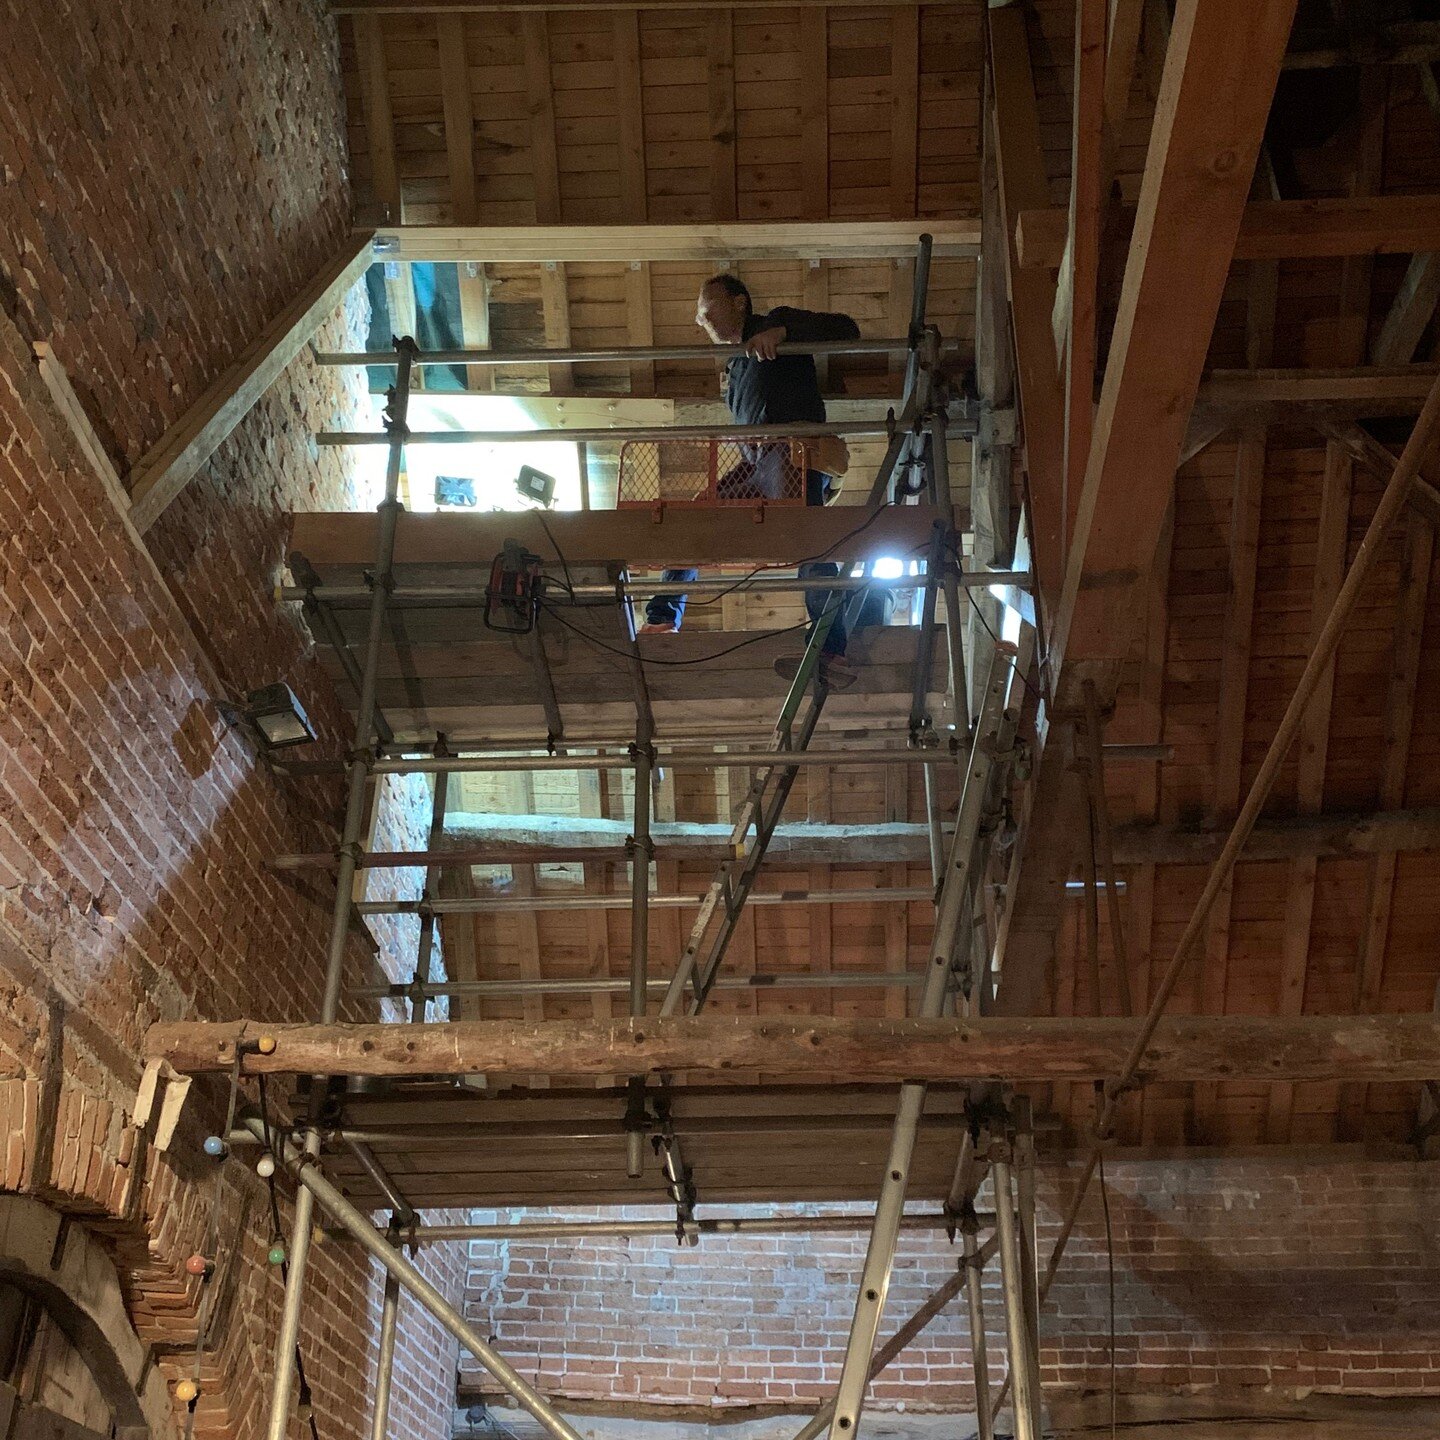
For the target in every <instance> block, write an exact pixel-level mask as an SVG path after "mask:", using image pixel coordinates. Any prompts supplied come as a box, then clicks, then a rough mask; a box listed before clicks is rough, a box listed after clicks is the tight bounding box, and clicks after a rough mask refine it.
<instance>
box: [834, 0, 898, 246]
mask: <svg viewBox="0 0 1440 1440" xmlns="http://www.w3.org/2000/svg"><path fill="white" fill-rule="evenodd" d="M821 13H822V16H823V12H821ZM919 106H920V7H919V6H918V5H916V6H908V7H904V8H902V9H899V10H896V11H894V12H893V13H892V14H891V16H890V213H891V215H893V216H895V217H897V218H899V217H901V216H905V215H914V214H915V213H916V204H915V202H916V188H915V187H916V181H917V178H918V173H919V172H918V155H919V115H920V110H919Z"/></svg>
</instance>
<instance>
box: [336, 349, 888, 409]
mask: <svg viewBox="0 0 1440 1440" xmlns="http://www.w3.org/2000/svg"><path fill="white" fill-rule="evenodd" d="M775 348H776V350H777V351H778V352H779V353H780V354H782V355H892V354H894V353H895V352H896V351H900V350H908V349H909V348H910V340H909V339H908V337H904V336H901V337H899V338H896V339H880V340H805V341H799V340H796V341H786V342H785V343H783V344H781V345H777V346H776V347H775ZM744 350H745V347H744V345H709V344H700V345H614V346H611V347H610V348H609V349H589V350H585V349H563V350H561V349H548V350H541V349H534V348H531V349H528V350H422V351H418V352H417V353H416V356H415V361H414V363H415V364H416V365H417V366H424V365H490V366H493V365H507V366H508V365H604V364H630V363H632V362H634V361H639V360H714V359H716V358H717V357H719V358H720V359H722V360H723V359H726V358H727V357H729V356H731V355H739V354H742V353H743V352H744ZM313 353H314V359H315V363H316V364H317V365H393V364H394V363H395V357H394V356H393V355H392V354H390V353H389V352H388V351H385V350H344V351H340V350H317V351H315V352H313ZM602 398H603V397H602ZM615 398H616V399H622V398H624V397H622V396H616V397H615Z"/></svg>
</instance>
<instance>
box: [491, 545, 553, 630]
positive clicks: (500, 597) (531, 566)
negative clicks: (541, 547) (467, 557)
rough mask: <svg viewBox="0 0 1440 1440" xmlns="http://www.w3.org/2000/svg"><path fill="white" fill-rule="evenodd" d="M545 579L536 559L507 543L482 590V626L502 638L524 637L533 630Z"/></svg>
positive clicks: (493, 564)
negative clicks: (503, 636)
mask: <svg viewBox="0 0 1440 1440" xmlns="http://www.w3.org/2000/svg"><path fill="white" fill-rule="evenodd" d="M544 586H545V575H544V571H543V569H542V562H541V559H540V557H539V556H538V555H532V554H531V553H530V551H528V550H527V549H525V547H524V546H523V545H521V544H520V543H519V541H517V540H507V541H506V542H505V545H504V548H503V549H502V550H501V551H500V553H499V554H498V555H497V556H496V557H495V559H494V561H493V562H492V563H491V566H490V583H489V584H488V585H487V586H486V587H485V624H486V626H487V627H488V628H489V629H491V630H498V631H500V633H501V634H503V635H528V634H529V633H530V632H531V631H532V630H533V629H534V628H535V619H536V617H537V615H538V614H539V613H540V601H541V598H542V596H543V594H544Z"/></svg>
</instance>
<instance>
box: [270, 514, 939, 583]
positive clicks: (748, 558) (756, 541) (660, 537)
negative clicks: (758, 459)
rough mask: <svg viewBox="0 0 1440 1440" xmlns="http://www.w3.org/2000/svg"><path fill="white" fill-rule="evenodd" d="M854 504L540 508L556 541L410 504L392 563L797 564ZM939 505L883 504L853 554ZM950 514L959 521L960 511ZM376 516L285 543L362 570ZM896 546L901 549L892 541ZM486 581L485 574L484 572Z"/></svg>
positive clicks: (498, 522) (838, 526) (918, 531)
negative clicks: (584, 510)
mask: <svg viewBox="0 0 1440 1440" xmlns="http://www.w3.org/2000/svg"><path fill="white" fill-rule="evenodd" d="M859 513H860V512H859V511H858V510H857V509H856V508H855V507H850V506H829V507H827V508H826V509H824V510H807V509H799V508H797V509H787V510H780V509H774V508H771V509H767V510H766V511H765V514H764V520H763V523H761V524H756V523H755V518H754V516H753V515H752V514H751V513H750V512H749V511H748V510H745V511H740V510H723V511H715V510H679V509H669V510H666V511H665V512H664V513H663V515H662V516H661V517H660V518H659V519H658V520H657V519H656V518H655V517H654V516H653V515H652V514H651V513H650V512H649V511H646V510H595V511H591V512H590V513H588V514H581V513H579V512H571V513H559V514H551V515H548V516H547V517H546V523H547V524H548V526H549V531H550V534H551V535H553V537H554V541H553V542H552V541H551V540H549V539H547V538H546V531H545V528H544V527H543V526H542V525H541V524H540V522H539V520H538V519H536V517H535V515H534V514H533V513H530V512H514V513H504V514H494V515H490V514H473V515H461V514H449V513H437V514H430V515H417V514H414V513H412V512H409V511H407V512H406V513H405V514H403V515H401V516H400V517H399V521H398V524H397V526H396V549H395V561H396V564H397V565H426V564H432V565H460V566H467V567H470V568H471V570H472V572H473V574H474V575H476V576H479V575H480V574H481V572H482V571H483V572H484V573H485V574H486V575H488V573H489V564H490V559H491V557H493V556H495V555H498V554H499V553H500V551H501V548H502V547H503V545H504V542H505V540H506V539H507V538H514V539H516V540H518V541H520V543H521V544H522V545H525V546H527V547H528V548H529V549H530V550H532V551H533V552H534V553H535V554H537V555H540V556H542V557H550V556H553V555H554V548H553V545H554V544H558V545H559V546H560V548H561V549H562V550H563V551H564V553H565V556H566V558H567V559H568V560H569V562H570V564H571V565H594V564H601V565H603V564H605V563H606V562H607V561H610V560H624V561H628V562H629V563H630V564H631V565H635V566H664V565H667V564H670V563H671V562H673V563H675V564H677V565H678V564H683V563H687V562H688V563H694V564H697V565H707V564H710V565H713V564H717V563H722V562H723V563H727V564H728V563H731V562H734V563H750V564H758V563H760V562H762V561H764V562H766V563H769V562H772V561H773V562H775V563H777V564H784V563H785V562H787V561H788V562H789V563H791V564H793V563H794V562H795V561H796V559H798V558H800V557H803V556H806V555H814V554H819V553H822V552H825V551H828V549H829V547H831V546H832V545H837V544H839V543H841V542H842V541H843V540H844V539H845V538H846V537H847V536H848V535H849V534H850V533H851V532H852V531H853V530H854V529H855V527H856V525H857V524H859V523H860V520H859V518H858V516H859ZM936 518H937V513H936V510H935V507H934V506H931V505H895V506H890V507H888V508H886V509H885V510H883V511H882V512H881V513H880V515H879V518H878V519H876V520H874V521H873V522H872V523H870V524H869V525H868V526H867V527H866V530H865V537H864V541H863V543H861V544H858V545H857V549H856V558H857V559H858V558H864V557H863V556H862V554H861V552H862V551H863V552H864V555H866V556H868V555H908V554H909V553H910V552H911V551H912V550H918V549H919V548H921V547H922V546H923V545H924V544H925V542H926V540H927V538H928V536H929V534H930V527H931V525H932V524H934V522H935V520H936ZM956 523H957V524H958V525H960V526H961V528H963V518H962V517H959V516H957V519H956ZM375 525H376V518H375V516H374V515H371V514H366V513H363V512H349V513H339V512H318V511H315V512H302V513H299V514H296V515H295V516H294V517H293V519H292V525H291V546H290V549H291V551H292V552H293V553H295V554H297V555H303V556H305V557H306V559H308V560H309V561H310V562H311V563H312V564H314V565H316V566H326V565H341V566H355V567H359V568H360V569H363V568H365V567H368V566H370V565H373V564H374V557H375ZM895 547H900V548H895ZM482 583H484V582H483V581H482Z"/></svg>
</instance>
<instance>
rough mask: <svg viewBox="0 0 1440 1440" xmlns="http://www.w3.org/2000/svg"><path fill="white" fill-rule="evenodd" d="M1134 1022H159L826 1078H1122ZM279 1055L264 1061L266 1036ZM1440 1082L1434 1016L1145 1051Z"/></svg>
mask: <svg viewBox="0 0 1440 1440" xmlns="http://www.w3.org/2000/svg"><path fill="white" fill-rule="evenodd" d="M1137 1029H1138V1023H1137V1022H1136V1021H1133V1020H1108V1019H1106V1020H1089V1019H1086V1020H1079V1019H1062V1020H1053V1019H1013V1020H978V1021H960V1020H872V1019H865V1020H856V1019H835V1018H832V1017H830V1016H811V1017H809V1018H808V1019H805V1020H802V1021H790V1020H780V1019H771V1018H764V1019H762V1018H757V1017H755V1016H729V1017H725V1016H710V1015H706V1016H699V1017H689V1016H687V1017H684V1018H678V1017H671V1018H668V1019H664V1020H661V1019H658V1018H650V1019H636V1020H616V1021H612V1022H608V1023H607V1022H604V1021H596V1020H547V1021H540V1022H517V1021H513V1020H472V1021H461V1022H457V1023H452V1024H445V1025H266V1024H262V1023H258V1022H255V1021H245V1020H238V1021H232V1022H228V1023H227V1022H219V1023H217V1022H206V1021H197V1020H190V1021H174V1022H171V1023H167V1024H159V1025H152V1026H151V1027H150V1030H149V1031H148V1032H147V1034H146V1037H145V1054H146V1056H147V1057H148V1058H152V1059H163V1060H168V1061H169V1062H170V1063H171V1065H173V1066H174V1067H175V1068H176V1069H177V1070H180V1071H183V1072H186V1073H189V1074H204V1073H209V1072H216V1071H228V1070H229V1069H230V1067H231V1065H232V1064H233V1063H234V1059H235V1051H236V1047H237V1046H239V1048H240V1051H241V1054H242V1056H243V1060H242V1065H241V1069H242V1072H243V1073H245V1074H248V1075H260V1074H275V1075H397V1076H403V1075H472V1074H480V1073H490V1074H531V1075H614V1074H623V1075H637V1074H645V1075H659V1074H663V1073H665V1072H667V1071H676V1070H692V1071H706V1072H710V1073H725V1072H728V1071H734V1070H749V1069H752V1068H753V1067H754V1065H755V1064H756V1061H757V1059H758V1058H759V1057H761V1056H763V1057H764V1066H765V1072H766V1074H767V1075H768V1076H774V1077H787V1076H806V1075H814V1074H815V1073H816V1072H817V1071H828V1072H832V1073H839V1074H844V1075H850V1076H855V1077H859V1078H865V1079H875V1080H906V1079H910V1080H927V1081H929V1080H936V1081H939V1080H955V1079H969V1080H982V1079H984V1080H1014V1081H1031V1080H1069V1081H1094V1080H1103V1079H1104V1078H1106V1077H1107V1076H1110V1075H1114V1074H1117V1073H1118V1072H1119V1069H1120V1067H1121V1065H1122V1064H1123V1062H1124V1058H1125V1054H1126V1052H1127V1050H1128V1048H1129V1046H1130V1044H1131V1042H1132V1040H1133V1038H1134V1036H1135V1034H1136V1031H1137ZM262 1036H263V1037H267V1039H266V1041H265V1043H266V1044H267V1045H268V1047H269V1053H268V1054H261V1053H260V1051H259V1048H258V1046H259V1045H260V1043H261V1037H262ZM1436 1075H1440V1018H1437V1017H1436V1016H1434V1015H1429V1014H1426V1015H1385V1016H1350V1015H1347V1016H1321V1015H1306V1016H1295V1017H1288V1018H1284V1019H1272V1018H1268V1017H1266V1018H1262V1017H1258V1016H1234V1015H1231V1016H1223V1017H1203V1018H1192V1017H1178V1016H1177V1017H1174V1018H1171V1019H1167V1020H1163V1021H1161V1023H1160V1026H1159V1029H1158V1030H1157V1031H1156V1032H1155V1037H1154V1039H1153V1041H1152V1042H1151V1044H1150V1047H1149V1049H1148V1050H1147V1052H1146V1058H1145V1061H1144V1064H1143V1065H1142V1067H1141V1077H1142V1078H1143V1079H1146V1080H1151V1079H1155V1080H1250V1081H1263V1080H1341V1079H1348V1080H1369V1081H1414V1080H1425V1079H1428V1078H1431V1077H1433V1076H1436Z"/></svg>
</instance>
